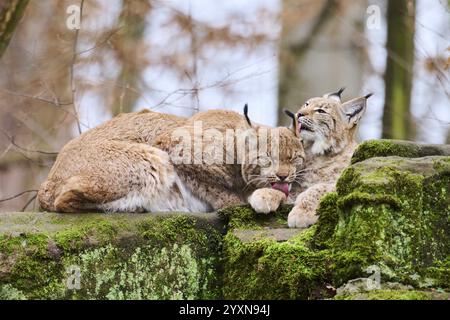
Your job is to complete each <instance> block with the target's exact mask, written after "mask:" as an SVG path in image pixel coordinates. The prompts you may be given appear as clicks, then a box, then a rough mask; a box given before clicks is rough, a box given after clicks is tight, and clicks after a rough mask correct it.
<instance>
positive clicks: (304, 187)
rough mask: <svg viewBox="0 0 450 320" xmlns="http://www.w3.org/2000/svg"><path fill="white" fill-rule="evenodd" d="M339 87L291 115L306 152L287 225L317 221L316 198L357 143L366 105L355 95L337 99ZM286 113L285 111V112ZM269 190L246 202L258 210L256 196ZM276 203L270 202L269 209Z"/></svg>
mask: <svg viewBox="0 0 450 320" xmlns="http://www.w3.org/2000/svg"><path fill="white" fill-rule="evenodd" d="M342 92H343V89H341V90H339V91H338V92H335V93H331V94H326V95H324V96H323V97H317V98H312V99H310V100H308V101H307V102H306V103H305V104H304V105H303V106H302V107H300V109H299V110H298V112H297V113H296V114H295V115H292V114H291V116H294V117H295V118H294V123H295V127H296V130H298V132H299V133H300V137H301V139H302V141H303V146H304V148H305V153H306V162H305V169H304V170H303V171H302V172H301V176H300V179H299V180H298V181H299V185H298V186H297V187H298V188H296V189H295V190H294V192H293V196H297V197H296V200H295V206H294V208H293V209H292V211H291V212H290V213H289V216H288V225H289V227H291V228H306V227H308V226H310V225H312V224H314V223H315V222H316V221H317V215H316V209H317V207H318V204H319V201H320V198H321V197H322V196H323V195H324V194H326V193H328V192H331V191H334V190H335V184H336V181H337V179H338V177H339V175H340V174H341V172H342V171H343V169H344V168H345V167H347V166H348V165H349V164H350V159H351V156H352V154H353V152H354V151H355V149H356V147H357V142H356V140H355V133H356V131H357V126H358V123H359V121H360V119H361V117H362V115H363V114H364V111H365V109H366V102H367V99H368V98H369V97H370V96H371V94H369V95H367V96H365V97H359V98H356V99H353V100H350V101H348V102H345V103H342V102H341V94H342ZM288 113H289V112H288ZM270 192H272V191H270V190H264V189H260V190H256V191H255V192H254V194H253V195H252V196H251V197H250V199H249V202H250V204H251V205H252V206H253V208H254V209H255V210H256V211H258V212H267V210H261V208H260V203H258V199H260V198H262V194H267V193H270ZM278 205H279V203H271V205H270V207H271V209H273V208H277V207H278ZM272 211H273V210H272Z"/></svg>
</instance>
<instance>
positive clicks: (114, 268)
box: [0, 140, 450, 299]
mask: <svg viewBox="0 0 450 320" xmlns="http://www.w3.org/2000/svg"><path fill="white" fill-rule="evenodd" d="M448 151H449V150H448V149H447V147H445V146H440V147H438V146H430V145H420V144H412V143H408V142H399V141H388V140H379V141H368V142H365V143H363V144H362V145H361V146H360V147H359V148H358V150H357V151H356V153H355V155H354V157H353V164H352V165H351V166H349V167H348V168H347V169H346V170H345V171H344V172H343V173H342V175H341V177H340V179H339V181H338V183H337V188H336V192H332V193H329V194H327V195H326V196H325V197H323V198H322V200H321V203H320V205H319V209H318V215H319V220H318V222H317V223H316V224H315V225H314V226H312V227H310V228H308V229H304V230H301V229H294V230H293V229H288V228H287V216H288V213H289V211H290V210H291V208H292V206H289V205H283V206H282V207H281V208H280V209H279V210H278V211H277V212H274V213H270V214H267V215H264V214H257V213H255V212H254V211H253V210H252V209H251V208H250V207H249V206H236V207H230V208H225V209H223V210H219V211H218V212H217V214H168V215H160V216H158V215H155V214H114V215H107V214H80V215H73V214H64V215H63V214H54V213H10V214H6V213H4V214H0V299H6V298H9V299H183V298H191V299H213V298H226V299H328V298H333V297H334V298H335V299H448V293H447V292H448V291H449V290H450V157H449V156H443V155H442V154H447V152H448ZM429 154H440V155H433V156H429ZM370 270H372V271H370ZM374 270H375V271H376V272H377V274H378V275H379V278H380V281H381V287H380V288H377V289H376V290H369V291H363V292H347V293H345V292H342V291H341V292H339V293H338V294H337V295H336V289H335V288H338V287H342V286H343V285H345V284H346V283H349V282H351V281H354V280H355V279H359V278H363V279H366V278H365V277H368V276H370V275H371V274H372V273H371V272H374ZM368 271H370V272H369V273H368ZM78 276H79V277H78ZM78 278H79V279H80V281H79V283H78V282H77V279H78ZM387 283H401V284H402V286H400V287H392V286H387V285H386V284H387ZM78 284H79V287H78ZM338 291H339V289H338Z"/></svg>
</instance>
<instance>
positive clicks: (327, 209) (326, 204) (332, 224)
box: [312, 192, 339, 249]
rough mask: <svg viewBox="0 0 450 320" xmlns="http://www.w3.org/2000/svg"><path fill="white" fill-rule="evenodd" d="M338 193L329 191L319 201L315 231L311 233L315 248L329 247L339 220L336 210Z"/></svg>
mask: <svg viewBox="0 0 450 320" xmlns="http://www.w3.org/2000/svg"><path fill="white" fill-rule="evenodd" d="M337 201H338V195H337V193H336V192H331V193H328V194H327V195H325V196H324V197H323V198H322V200H321V201H320V204H319V208H318V209H317V214H318V215H319V219H318V221H317V223H316V224H315V226H314V227H315V228H316V230H317V231H316V232H315V233H314V235H313V240H312V241H313V244H314V247H316V248H322V249H323V248H329V247H330V246H331V245H332V241H333V240H334V232H335V229H336V226H337V224H338V221H339V214H338V210H337Z"/></svg>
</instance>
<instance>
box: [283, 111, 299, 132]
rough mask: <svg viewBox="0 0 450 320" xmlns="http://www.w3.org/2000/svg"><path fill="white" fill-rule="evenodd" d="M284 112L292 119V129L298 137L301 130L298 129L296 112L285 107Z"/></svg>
mask: <svg viewBox="0 0 450 320" xmlns="http://www.w3.org/2000/svg"><path fill="white" fill-rule="evenodd" d="M284 113H285V114H286V115H287V116H288V117H289V118H291V119H292V131H293V132H294V134H295V136H296V137H298V136H299V135H300V130H298V119H297V117H296V116H295V114H294V113H293V112H291V111H289V110H287V109H284Z"/></svg>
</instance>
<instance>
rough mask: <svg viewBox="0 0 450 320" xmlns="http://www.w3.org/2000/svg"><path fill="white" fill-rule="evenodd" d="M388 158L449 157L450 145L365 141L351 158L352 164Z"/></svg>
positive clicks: (398, 141) (401, 141)
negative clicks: (376, 158)
mask: <svg viewBox="0 0 450 320" xmlns="http://www.w3.org/2000/svg"><path fill="white" fill-rule="evenodd" d="M389 156H398V157H404V158H420V157H426V156H450V145H440V144H424V143H415V142H411V141H403V140H383V139H381V140H367V141H364V142H362V143H361V144H360V145H359V146H358V148H357V149H356V151H355V153H354V154H353V157H352V163H356V162H361V161H364V160H366V159H369V158H374V157H389Z"/></svg>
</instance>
